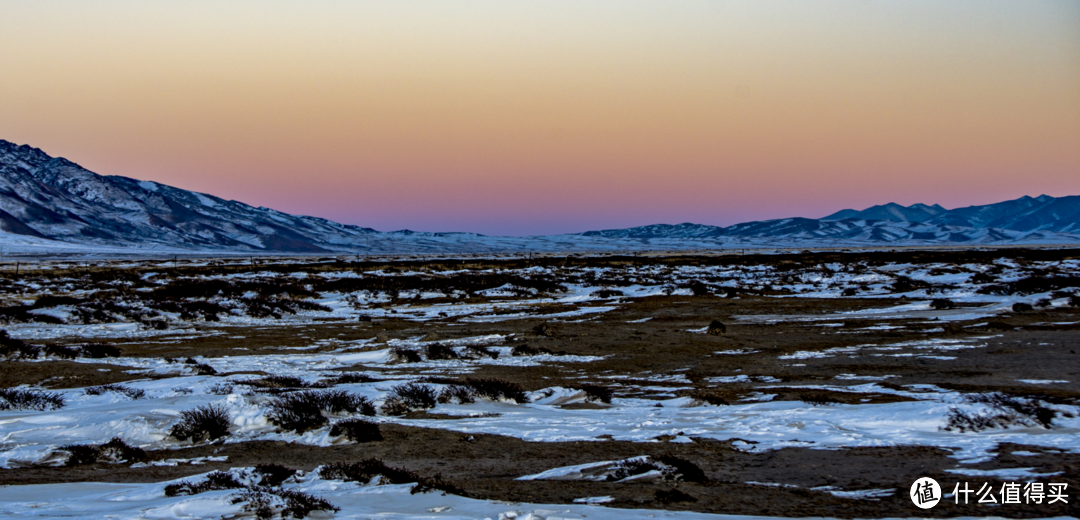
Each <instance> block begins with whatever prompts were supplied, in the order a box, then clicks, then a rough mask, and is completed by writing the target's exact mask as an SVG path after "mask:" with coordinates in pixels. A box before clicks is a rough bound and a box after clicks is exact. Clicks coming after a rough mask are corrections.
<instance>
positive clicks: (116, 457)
mask: <svg viewBox="0 0 1080 520" xmlns="http://www.w3.org/2000/svg"><path fill="white" fill-rule="evenodd" d="M60 449H61V450H63V451H66V452H68V459H67V461H65V462H64V465H65V466H78V465H82V464H94V463H96V462H109V463H118V462H139V461H143V460H146V452H145V451H143V449H142V448H136V447H133V446H128V444H127V443H125V442H124V441H123V440H122V439H120V438H119V437H113V438H112V440H110V441H109V442H107V443H105V444H102V445H101V446H93V445H88V444H68V445H67V446H61V447H60Z"/></svg>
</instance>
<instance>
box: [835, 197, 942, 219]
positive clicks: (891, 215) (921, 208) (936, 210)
mask: <svg viewBox="0 0 1080 520" xmlns="http://www.w3.org/2000/svg"><path fill="white" fill-rule="evenodd" d="M945 211H947V210H946V209H945V208H943V207H941V206H938V205H937V204H934V205H933V206H927V205H926V204H912V205H910V206H906V207H905V206H901V205H899V204H897V203H895V202H890V203H888V204H882V205H879V206H873V207H870V208H866V209H864V210H862V211H855V210H853V209H844V210H840V211H837V212H836V213H833V214H832V215H829V216H827V217H824V218H822V219H821V220H843V219H849V218H850V219H862V220H895V221H899V222H922V221H925V220H929V219H930V218H931V217H933V216H935V215H938V214H940V213H944V212H945Z"/></svg>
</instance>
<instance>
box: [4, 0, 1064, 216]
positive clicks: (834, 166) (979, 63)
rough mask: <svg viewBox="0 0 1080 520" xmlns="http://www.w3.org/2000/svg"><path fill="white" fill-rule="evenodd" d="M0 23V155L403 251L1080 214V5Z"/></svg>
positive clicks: (34, 17)
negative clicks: (264, 209) (337, 227)
mask: <svg viewBox="0 0 1080 520" xmlns="http://www.w3.org/2000/svg"><path fill="white" fill-rule="evenodd" d="M222 3H223V2H209V1H206V2H199V1H185V2H169V1H155V2H137V1H131V2H119V1H115V2H110V1H100V2H92V3H91V2H75V1H70V2H60V1H56V2H51V1H41V0H39V1H26V2H19V1H12V2H7V3H5V8H4V11H5V15H4V16H3V17H0V45H2V46H3V48H4V49H5V52H4V53H0V74H2V79H0V138H3V139H7V140H10V141H14V142H16V143H20V144H23V143H26V144H31V145H33V146H36V147H39V148H42V149H44V150H45V151H46V152H48V153H50V154H53V155H60V156H64V157H67V158H69V159H71V160H74V161H76V162H78V163H80V164H82V165H83V166H85V167H87V168H89V169H91V170H94V171H96V172H98V173H102V174H114V175H125V176H129V177H134V178H139V179H151V180H155V181H158V182H162V183H166V184H171V185H174V186H178V187H181V188H186V189H192V190H197V191H202V192H207V193H212V194H215V195H218V196H221V197H225V198H232V199H236V200H240V201H243V202H246V203H249V204H253V205H261V206H269V207H273V208H275V209H279V210H282V211H287V212H291V213H301V214H310V215H317V216H323V217H327V218H331V219H334V220H338V221H341V222H346V223H352V224H360V225H365V226H371V227H375V228H377V229H383V230H389V229H400V228H406V227H408V228H412V229H422V230H431V231H465V230H468V231H477V232H482V233H489V234H533V233H560V232H576V231H584V230H588V229H598V228H610V227H629V226H635V225H644V224H652V223H661V222H667V223H678V222H684V221H693V222H699V223H707V224H717V225H729V224H734V223H737V222H741V221H747V220H755V219H764V218H780V217H788V216H809V217H818V216H823V215H824V214H827V213H831V212H833V211H835V210H838V209H842V208H846V207H856V208H862V207H866V206H869V205H872V204H879V203H885V202H899V203H903V204H911V203H914V202H925V203H940V204H943V205H945V206H947V207H954V206H962V205H969V204H982V203H990V202H997V201H1000V200H1005V199H1010V198H1015V197H1018V196H1021V195H1025V194H1028V195H1039V194H1042V193H1046V194H1050V195H1056V196H1060V195H1076V194H1080V2H1077V1H1075V0H1069V1H1008V2H1006V1H996V0H952V1H949V2H941V1H939V0H904V1H900V0H896V1H880V0H876V1H875V0H863V1H858V0H852V1H827V0H826V1H800V0H787V1H779V0H747V1H709V2H704V1H702V2H695V1H686V2H659V1H656V2H643V1H633V0H621V1H607V2H602V1H596V2H579V1H550V0H547V1H543V2H540V1H537V2H508V1H458V2H441V1H429V2H408V1H395V2H381V3H376V2H345V1H340V2H337V1H315V2H281V1H262V2H254V1H252V2H228V3H227V6H221V5H219V4H222Z"/></svg>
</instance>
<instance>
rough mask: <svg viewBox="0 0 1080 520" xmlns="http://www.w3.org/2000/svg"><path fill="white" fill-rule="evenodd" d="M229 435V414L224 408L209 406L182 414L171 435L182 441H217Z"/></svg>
mask: <svg viewBox="0 0 1080 520" xmlns="http://www.w3.org/2000/svg"><path fill="white" fill-rule="evenodd" d="M228 434H229V412H228V410H226V409H225V407H223V406H219V405H216V404H209V405H206V406H200V407H197V408H195V409H192V410H185V411H183V412H180V422H179V423H177V424H175V425H173V427H172V430H170V431H169V435H170V436H172V437H174V438H176V439H178V440H182V441H186V440H188V439H191V441H192V442H199V441H202V440H211V441H213V440H217V439H220V438H222V437H225V436H226V435H228Z"/></svg>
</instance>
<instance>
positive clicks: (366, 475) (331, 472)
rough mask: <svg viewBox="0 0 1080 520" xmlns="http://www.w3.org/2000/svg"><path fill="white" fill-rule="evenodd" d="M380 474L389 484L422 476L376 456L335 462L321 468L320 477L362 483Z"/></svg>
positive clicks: (417, 478)
mask: <svg viewBox="0 0 1080 520" xmlns="http://www.w3.org/2000/svg"><path fill="white" fill-rule="evenodd" d="M379 475H381V476H382V477H383V478H384V479H385V480H386V482H387V483H389V484H407V483H409V482H419V481H420V476H419V475H417V474H416V473H413V472H412V471H409V470H407V469H404V468H393V467H390V466H387V465H386V464H384V463H383V461H381V460H379V459H375V458H371V459H364V460H362V461H360V462H335V463H332V464H327V465H325V466H323V467H322V468H320V469H319V477H320V478H324V479H327V480H344V481H346V482H359V483H361V484H367V483H368V482H371V479H373V478H375V477H376V476H379Z"/></svg>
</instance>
